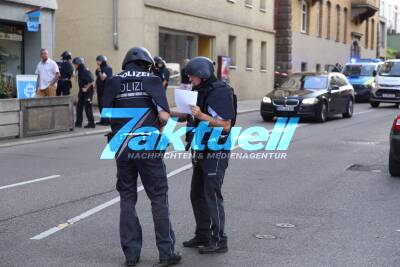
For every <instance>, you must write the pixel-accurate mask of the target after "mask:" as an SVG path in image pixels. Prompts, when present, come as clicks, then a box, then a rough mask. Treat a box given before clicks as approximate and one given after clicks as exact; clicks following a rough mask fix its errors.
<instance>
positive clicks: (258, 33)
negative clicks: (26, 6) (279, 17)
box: [56, 0, 275, 99]
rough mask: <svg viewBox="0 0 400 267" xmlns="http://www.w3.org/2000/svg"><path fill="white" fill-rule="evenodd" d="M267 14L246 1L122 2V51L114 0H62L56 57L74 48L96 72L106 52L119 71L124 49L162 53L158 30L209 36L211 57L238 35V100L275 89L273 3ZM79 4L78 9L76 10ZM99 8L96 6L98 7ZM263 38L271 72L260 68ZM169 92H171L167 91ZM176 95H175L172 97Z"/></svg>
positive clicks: (233, 80)
mask: <svg viewBox="0 0 400 267" xmlns="http://www.w3.org/2000/svg"><path fill="white" fill-rule="evenodd" d="M267 3H268V4H267V8H266V12H262V11H260V10H259V8H258V4H259V1H254V7H253V8H249V7H245V6H244V3H243V2H242V1H238V2H236V3H232V2H230V1H227V0H219V1H214V0H207V1H200V0H194V1H191V3H190V5H188V4H187V2H186V1H181V0H174V1H172V0H171V1H158V0H141V1H136V0H135V1H131V0H120V1H119V11H120V12H119V26H120V27H119V30H120V31H119V44H120V46H119V47H120V48H119V50H115V49H114V47H113V23H112V1H108V0H85V1H78V0H59V9H58V13H57V34H56V38H57V43H56V51H57V55H58V54H61V52H62V51H64V50H70V51H71V52H72V53H73V55H74V56H78V55H79V56H83V57H85V58H86V60H87V63H88V66H89V67H90V68H91V69H92V70H94V68H95V58H96V56H97V55H98V54H100V53H101V54H105V55H106V56H107V57H108V58H109V62H110V64H111V66H112V67H113V68H114V70H115V71H119V70H120V69H121V62H122V60H123V58H124V56H125V53H126V51H127V50H128V49H129V48H131V47H133V46H145V47H147V48H148V49H149V50H150V51H151V52H152V53H153V54H154V55H156V54H158V53H159V51H158V50H159V32H160V29H168V30H172V31H179V32H186V33H190V34H196V35H202V36H208V37H210V38H211V40H212V47H213V49H212V54H213V59H214V60H216V59H217V56H219V55H228V54H229V51H228V50H229V49H228V47H229V46H228V44H229V41H228V40H229V35H234V36H236V37H237V66H236V68H234V69H232V70H231V84H232V85H233V86H234V87H235V88H236V91H237V94H238V96H239V98H240V99H253V98H259V97H260V96H262V95H264V94H265V93H266V92H267V91H269V90H271V89H272V85H273V71H274V50H275V44H274V31H273V1H267ZM77 6H79V9H78V8H76V7H77ZM94 7H95V8H94ZM248 38H249V39H253V43H254V49H253V51H254V54H253V62H254V68H253V69H252V70H246V52H245V51H246V39H248ZM261 41H265V42H267V51H268V53H267V58H268V60H267V62H268V66H267V71H264V70H263V71H261V70H260V62H261V61H260V54H261ZM169 91H170V92H169V94H171V93H172V90H169ZM169 97H170V98H172V96H171V95H170V96H169Z"/></svg>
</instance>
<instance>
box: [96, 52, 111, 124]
mask: <svg viewBox="0 0 400 267" xmlns="http://www.w3.org/2000/svg"><path fill="white" fill-rule="evenodd" d="M96 63H97V67H98V68H97V69H96V83H95V89H96V92H97V102H98V104H99V111H100V114H101V112H102V111H103V96H104V86H105V82H106V79H107V78H111V77H112V75H113V72H112V68H111V67H110V66H108V64H107V57H106V56H103V55H98V56H97V57H96ZM97 124H100V125H108V120H107V119H105V118H101V119H100V121H99V122H98V123H97Z"/></svg>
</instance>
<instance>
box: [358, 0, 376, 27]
mask: <svg viewBox="0 0 400 267" xmlns="http://www.w3.org/2000/svg"><path fill="white" fill-rule="evenodd" d="M378 10H379V7H378V4H377V3H376V1H374V0H355V1H352V4H351V16H352V19H353V21H359V22H360V23H361V22H363V21H364V20H366V19H368V18H370V17H372V16H374V15H375V13H376V12H377V11H378Z"/></svg>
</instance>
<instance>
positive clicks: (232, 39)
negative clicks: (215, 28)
mask: <svg viewBox="0 0 400 267" xmlns="http://www.w3.org/2000/svg"><path fill="white" fill-rule="evenodd" d="M236 47H237V46H236V36H232V35H230V36H229V57H230V58H231V66H236Z"/></svg>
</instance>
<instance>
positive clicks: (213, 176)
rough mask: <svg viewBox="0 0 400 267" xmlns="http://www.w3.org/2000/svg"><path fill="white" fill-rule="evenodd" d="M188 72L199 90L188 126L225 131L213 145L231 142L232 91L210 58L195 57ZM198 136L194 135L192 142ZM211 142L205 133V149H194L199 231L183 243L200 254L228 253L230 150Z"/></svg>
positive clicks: (193, 199) (194, 197) (193, 190)
mask: <svg viewBox="0 0 400 267" xmlns="http://www.w3.org/2000/svg"><path fill="white" fill-rule="evenodd" d="M185 69H186V73H187V74H188V75H189V77H190V80H191V82H192V85H193V90H196V91H198V100H197V105H196V106H193V107H192V116H193V117H194V121H193V124H194V125H189V126H194V127H197V126H199V124H200V123H208V124H209V126H210V127H220V128H223V135H222V136H221V138H220V139H219V140H216V141H214V142H217V143H218V144H220V143H221V144H224V143H226V142H228V136H229V132H230V130H231V127H232V126H233V125H234V123H235V120H236V105H237V104H236V96H235V95H234V92H233V89H232V88H231V87H230V86H228V85H227V84H226V83H224V82H222V81H219V80H218V79H217V78H216V76H215V70H214V64H213V62H212V61H211V60H210V59H208V58H205V57H197V58H194V59H192V60H191V61H190V62H189V63H188V65H187V66H186V68H185ZM173 115H174V114H173ZM188 124H190V120H189V121H188ZM196 137H197V136H196V134H194V136H193V137H192V138H191V140H189V142H190V141H192V140H193V138H194V139H196ZM209 140H210V133H206V134H205V135H204V138H202V139H201V140H197V141H196V144H202V145H204V148H201V149H199V150H197V148H193V147H192V150H194V152H193V159H192V163H193V176H192V185H191V193H190V199H191V202H192V207H193V213H194V217H195V220H196V231H195V237H194V238H192V239H191V240H189V241H186V242H184V243H183V246H185V247H190V248H199V252H200V253H201V254H213V253H225V252H227V251H228V243H227V241H228V240H227V236H226V234H225V228H224V226H225V212H224V205H223V197H222V192H221V190H222V184H223V181H224V176H225V171H226V169H227V167H228V161H229V155H230V149H229V148H221V149H219V150H217V149H215V148H212V149H211V148H210V147H208V145H207V144H209V142H208V141H209ZM199 141H200V143H199Z"/></svg>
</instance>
